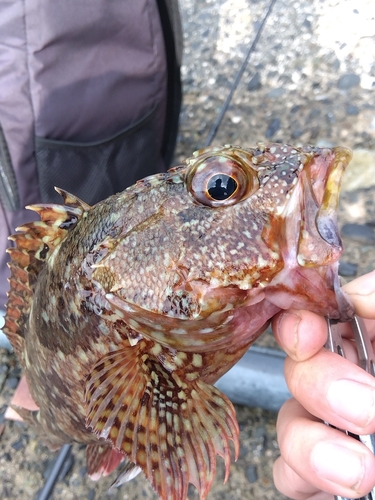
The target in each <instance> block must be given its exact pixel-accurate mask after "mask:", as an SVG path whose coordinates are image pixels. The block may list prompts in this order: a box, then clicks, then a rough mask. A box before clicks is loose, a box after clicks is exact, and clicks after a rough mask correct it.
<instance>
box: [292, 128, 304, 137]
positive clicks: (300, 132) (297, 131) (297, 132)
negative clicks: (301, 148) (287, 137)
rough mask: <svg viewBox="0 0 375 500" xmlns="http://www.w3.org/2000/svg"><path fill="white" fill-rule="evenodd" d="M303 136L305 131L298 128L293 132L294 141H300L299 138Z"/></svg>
mask: <svg viewBox="0 0 375 500" xmlns="http://www.w3.org/2000/svg"><path fill="white" fill-rule="evenodd" d="M302 134H303V130H302V129H301V128H296V129H295V130H293V132H292V139H298V137H301V135H302Z"/></svg>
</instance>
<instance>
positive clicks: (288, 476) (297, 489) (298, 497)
mask: <svg viewBox="0 0 375 500" xmlns="http://www.w3.org/2000/svg"><path fill="white" fill-rule="evenodd" d="M273 479H274V483H275V486H276V488H277V489H278V490H279V491H280V493H283V494H284V495H285V496H287V497H289V498H293V500H333V495H331V494H330V493H325V492H324V491H320V490H318V489H317V488H316V487H315V486H313V485H312V484H310V483H309V482H307V481H305V480H304V479H302V478H301V477H300V476H299V475H298V474H297V473H296V472H294V470H293V469H292V468H291V467H289V465H288V464H287V463H286V462H285V461H284V459H283V457H279V458H277V459H276V461H275V463H274V467H273Z"/></svg>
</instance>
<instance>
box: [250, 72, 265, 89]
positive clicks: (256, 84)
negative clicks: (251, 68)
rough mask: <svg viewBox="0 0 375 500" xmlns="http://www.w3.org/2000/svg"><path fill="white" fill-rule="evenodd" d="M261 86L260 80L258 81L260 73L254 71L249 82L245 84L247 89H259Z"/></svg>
mask: <svg viewBox="0 0 375 500" xmlns="http://www.w3.org/2000/svg"><path fill="white" fill-rule="evenodd" d="M261 86H262V82H261V81H260V74H259V73H255V75H254V76H253V77H252V78H251V80H250V81H249V83H248V84H247V90H248V91H249V92H252V91H253V90H259V89H260V88H261Z"/></svg>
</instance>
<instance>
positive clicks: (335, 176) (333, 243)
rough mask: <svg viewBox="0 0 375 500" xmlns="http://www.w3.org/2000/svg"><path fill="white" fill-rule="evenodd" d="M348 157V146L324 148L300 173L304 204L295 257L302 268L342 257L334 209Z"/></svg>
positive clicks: (337, 201) (324, 263) (322, 264)
mask: <svg viewBox="0 0 375 500" xmlns="http://www.w3.org/2000/svg"><path fill="white" fill-rule="evenodd" d="M351 158H352V152H351V150H350V149H348V148H344V147H336V148H333V149H330V150H323V151H322V152H321V153H320V154H317V155H313V156H312V159H311V162H310V164H309V165H308V167H307V169H306V171H304V172H303V174H302V185H303V201H302V205H303V206H302V214H301V226H300V233H299V242H298V256H297V260H298V264H299V265H300V266H302V267H317V266H324V265H328V264H331V263H334V262H337V261H338V260H339V258H340V257H341V254H342V251H343V246H342V241H341V238H340V234H339V229H338V223H337V210H338V204H339V195H340V189H341V183H342V178H343V174H344V172H345V169H346V167H347V165H348V164H349V162H350V160H351Z"/></svg>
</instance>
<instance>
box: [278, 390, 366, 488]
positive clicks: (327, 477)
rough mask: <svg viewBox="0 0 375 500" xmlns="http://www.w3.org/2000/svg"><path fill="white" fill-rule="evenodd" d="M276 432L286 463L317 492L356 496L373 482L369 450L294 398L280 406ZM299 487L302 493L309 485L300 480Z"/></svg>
mask: <svg viewBox="0 0 375 500" xmlns="http://www.w3.org/2000/svg"><path fill="white" fill-rule="evenodd" d="M277 432H278V436H279V446H280V451H281V455H282V457H283V460H284V461H285V463H286V464H287V465H288V466H289V467H290V468H291V469H293V470H294V471H295V473H296V474H297V476H299V477H300V478H301V479H302V480H304V481H305V482H306V483H308V484H311V485H312V486H313V487H315V488H316V490H317V491H319V490H322V491H325V492H327V493H330V494H332V495H333V494H336V495H342V496H344V497H349V498H358V497H361V496H363V495H365V494H366V493H368V492H369V491H370V490H371V489H372V487H373V486H374V485H375V456H374V455H373V454H372V453H371V451H370V450H369V449H368V448H367V447H366V446H365V445H363V444H362V443H360V442H359V441H357V440H355V439H353V438H351V437H349V436H347V435H346V434H344V433H343V432H341V431H339V430H337V429H334V428H332V427H329V426H327V425H325V424H324V423H322V422H317V421H316V420H315V419H314V418H313V417H311V415H309V413H308V412H307V411H306V410H305V409H304V408H302V406H301V405H300V404H299V403H298V402H297V401H296V400H295V399H291V400H289V401H287V403H285V404H284V405H283V407H282V408H281V410H280V413H279V417H278V421H277ZM299 488H300V489H301V488H302V492H300V493H299V494H300V495H302V494H303V493H304V490H303V488H305V490H306V488H308V486H305V487H304V486H303V482H300V483H299ZM307 493H308V492H307ZM300 498H303V496H300ZM305 498H309V497H308V496H306V497H305Z"/></svg>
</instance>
